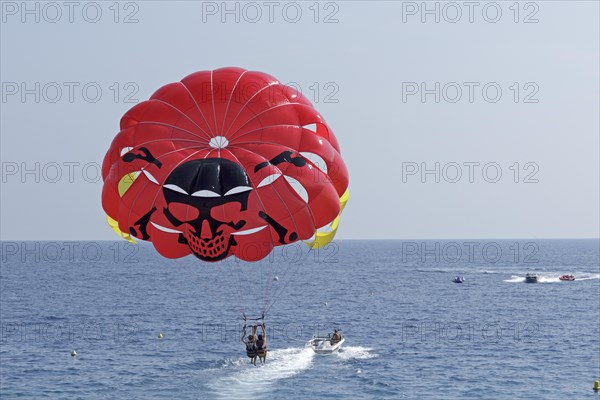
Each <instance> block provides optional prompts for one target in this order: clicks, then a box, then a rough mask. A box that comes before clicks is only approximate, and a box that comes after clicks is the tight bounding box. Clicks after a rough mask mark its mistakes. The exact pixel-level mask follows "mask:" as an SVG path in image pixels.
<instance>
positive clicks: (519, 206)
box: [0, 1, 600, 240]
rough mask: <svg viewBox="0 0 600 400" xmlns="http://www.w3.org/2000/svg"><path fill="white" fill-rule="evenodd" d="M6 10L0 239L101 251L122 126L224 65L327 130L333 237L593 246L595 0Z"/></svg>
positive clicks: (10, 6)
mask: <svg viewBox="0 0 600 400" xmlns="http://www.w3.org/2000/svg"><path fill="white" fill-rule="evenodd" d="M23 4H25V3H22V2H21V1H17V2H11V1H3V2H2V3H1V8H2V25H1V81H2V99H1V106H2V110H1V116H0V121H1V122H0V124H1V125H0V127H1V134H2V135H1V136H2V137H1V157H2V186H1V221H2V222H1V232H0V233H1V237H2V239H3V240H21V239H31V240H34V239H46V240H51V239H57V240H63V239H81V240H85V239H116V236H115V235H114V233H113V232H112V231H111V230H110V229H109V227H108V226H107V225H106V223H105V219H104V212H103V210H102V207H101V203H100V193H101V188H102V181H101V179H100V177H99V176H98V174H99V165H100V164H101V162H102V158H103V156H104V154H105V152H106V150H107V149H108V147H109V144H110V142H111V140H112V138H113V137H114V135H115V134H116V133H117V132H118V126H119V125H118V124H119V119H120V117H121V116H122V115H123V113H125V111H127V110H128V109H129V108H130V107H132V106H133V105H134V103H132V101H133V102H135V101H141V100H144V99H147V98H148V97H149V96H150V95H151V94H152V93H153V91H154V90H156V89H158V88H159V87H160V86H161V85H164V84H166V83H169V82H174V81H178V80H180V79H181V78H183V77H184V76H186V75H188V74H190V73H192V72H194V71H198V70H207V69H215V68H219V67H223V66H240V67H243V68H246V69H252V70H259V71H264V72H267V73H269V74H271V75H274V76H275V77H277V78H278V79H280V80H281V81H282V82H284V83H292V82H294V85H295V86H297V87H299V88H300V89H301V90H302V92H303V93H304V94H305V95H306V96H307V97H308V98H309V99H311V100H312V101H313V102H314V104H315V106H316V107H317V109H318V110H319V111H320V112H321V113H322V114H323V116H324V117H325V119H326V120H327V122H328V123H329V124H330V125H331V126H332V127H333V129H334V131H335V133H336V135H337V137H338V139H339V142H340V144H341V147H342V156H343V157H344V160H345V161H346V164H347V165H348V168H349V170H350V190H351V198H350V201H349V203H348V206H347V208H346V211H345V212H344V216H343V219H342V224H341V228H340V231H339V237H340V238H342V239H360V238H369V239H383V238H390V239H391V238H400V239H406V238H551V237H598V235H599V180H600V179H599V114H598V110H599V109H600V104H599V76H598V71H599V39H598V38H599V37H600V33H599V27H598V25H599V22H598V15H599V6H598V2H595V1H582V2H572V1H564V2H563V1H552V2H549V1H538V2H529V3H527V5H525V3H520V4H518V5H517V6H515V5H514V2H497V3H494V2H475V3H471V5H470V6H469V5H465V4H464V2H457V3H445V2H438V3H436V2H429V3H427V8H428V9H429V10H430V11H431V10H433V11H431V12H430V13H424V12H423V10H422V4H423V3H422V2H372V1H369V2H367V1H352V2H324V3H315V2H313V1H310V2H256V3H251V4H250V5H248V4H247V3H235V2H230V3H228V4H227V6H226V7H227V10H229V11H227V10H223V7H222V2H220V1H219V2H191V1H185V2H183V1H181V2H177V1H169V2H167V1H137V2H136V1H134V2H123V3H118V4H117V6H115V3H114V2H112V1H110V2H106V3H104V2H98V3H93V2H74V3H72V4H73V5H71V6H67V5H65V4H64V3H63V2H57V3H49V4H48V3H41V2H28V3H26V7H27V10H29V11H27V10H24V9H23ZM436 9H437V12H436ZM436 13H437V15H436ZM436 18H439V22H436ZM236 19H237V21H236ZM36 20H37V21H36ZM125 21H128V23H125ZM515 21H516V22H515ZM98 90H101V94H98V93H97V92H98ZM424 90H425V92H424ZM436 97H437V100H438V101H437V102H436ZM436 163H437V164H436ZM423 168H425V169H427V170H431V171H433V172H431V173H428V174H425V175H422V174H421V172H422V171H423ZM436 168H438V170H439V173H436V172H435V170H436ZM26 171H30V172H26ZM459 171H460V173H461V175H457V173H458V172H459ZM403 173H404V175H403ZM498 173H501V175H500V176H497V174H498ZM470 175H471V176H470ZM436 180H439V182H436ZM515 181H516V182H515Z"/></svg>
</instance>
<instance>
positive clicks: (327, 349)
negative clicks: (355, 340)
mask: <svg viewBox="0 0 600 400" xmlns="http://www.w3.org/2000/svg"><path fill="white" fill-rule="evenodd" d="M345 341H346V339H345V338H342V340H340V341H339V342H337V343H334V344H333V345H332V344H331V340H330V339H328V338H314V339H311V340H309V341H308V342H307V343H306V347H310V348H312V349H313V351H314V352H315V353H317V354H332V353H335V352H337V351H339V350H340V349H341V348H342V345H343V344H344V342H345Z"/></svg>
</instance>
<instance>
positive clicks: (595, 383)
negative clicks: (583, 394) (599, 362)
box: [594, 381, 600, 392]
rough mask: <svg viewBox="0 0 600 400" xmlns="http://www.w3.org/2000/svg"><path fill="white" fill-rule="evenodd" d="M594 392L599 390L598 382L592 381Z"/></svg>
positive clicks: (599, 384)
mask: <svg viewBox="0 0 600 400" xmlns="http://www.w3.org/2000/svg"><path fill="white" fill-rule="evenodd" d="M594 390H595V391H596V392H597V391H599V390H600V381H594Z"/></svg>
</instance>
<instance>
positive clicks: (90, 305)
mask: <svg viewBox="0 0 600 400" xmlns="http://www.w3.org/2000/svg"><path fill="white" fill-rule="evenodd" d="M1 245H2V254H1V257H2V265H1V269H0V300H1V303H0V325H1V335H2V337H1V342H0V381H1V382H0V397H2V398H3V399H4V398H6V399H11V398H23V399H32V398H64V399H67V398H68V399H75V398H82V399H104V398H110V399H113V398H121V399H170V398H177V399H263V398H265V399H267V398H268V399H303V400H305V399H316V398H327V399H598V398H600V397H599V395H598V394H597V393H594V392H593V390H592V386H593V381H594V380H596V379H600V280H599V278H600V270H599V268H600V267H599V241H598V240H541V241H540V240H504V241H494V240H481V241H475V240H456V241H419V240H414V241H408V240H407V241H342V242H337V243H334V244H332V245H331V246H330V247H328V248H326V249H323V250H320V251H308V250H307V249H304V248H303V247H301V246H297V245H292V246H289V247H286V248H283V249H279V250H278V251H276V252H274V253H273V254H272V256H271V257H270V258H268V259H266V260H264V261H262V262H259V263H254V264H247V263H242V262H236V261H235V260H231V259H228V260H226V261H225V262H221V263H217V264H205V263H202V262H200V261H198V260H196V259H195V258H193V257H188V258H185V259H180V260H166V259H163V258H161V257H160V256H158V255H157V254H156V252H155V251H154V249H153V248H152V247H151V246H150V245H148V244H141V245H139V246H133V245H129V244H127V243H125V242H2V243H1ZM248 251H251V249H249V250H248ZM527 272H535V273H537V274H538V275H539V276H540V282H539V283H538V284H526V283H524V282H523V281H524V276H525V274H526V273H527ZM566 273H573V274H574V275H575V276H576V280H575V281H574V282H562V281H560V280H558V277H559V276H560V275H561V274H566ZM455 275H462V276H464V277H465V278H466V281H465V283H463V284H454V283H452V282H451V279H452V277H453V276H455ZM263 312H266V315H265V323H266V327H267V332H268V346H269V353H268V356H267V363H266V364H265V365H259V364H257V366H253V365H251V364H250V363H249V360H248V359H247V358H246V357H245V354H244V347H243V345H242V343H241V342H240V337H241V334H242V331H241V330H242V327H243V324H244V321H243V320H242V318H241V316H242V315H243V314H245V315H246V316H247V318H257V317H260V316H261V314H262V313H263ZM248 323H250V322H248ZM333 328H339V329H341V330H342V332H343V334H344V336H345V337H346V343H345V345H344V347H343V349H342V350H341V351H340V352H339V353H337V354H334V355H317V354H314V353H313V352H312V350H310V349H307V348H305V347H304V344H305V342H306V341H307V340H308V339H310V337H311V336H312V335H313V333H317V332H318V333H320V334H324V333H326V332H330V331H331V330H332V329H333ZM159 333H162V334H163V338H162V339H160V338H159V337H158V335H159ZM72 350H76V352H77V356H76V357H72V356H71V355H70V353H71V351H72Z"/></svg>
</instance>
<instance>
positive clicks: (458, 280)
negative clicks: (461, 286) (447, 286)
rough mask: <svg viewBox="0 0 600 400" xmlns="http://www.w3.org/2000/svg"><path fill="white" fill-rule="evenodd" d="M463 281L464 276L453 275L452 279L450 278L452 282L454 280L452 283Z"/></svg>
mask: <svg viewBox="0 0 600 400" xmlns="http://www.w3.org/2000/svg"><path fill="white" fill-rule="evenodd" d="M464 281H465V277H464V276H455V277H454V279H452V282H454V283H463V282H464Z"/></svg>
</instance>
